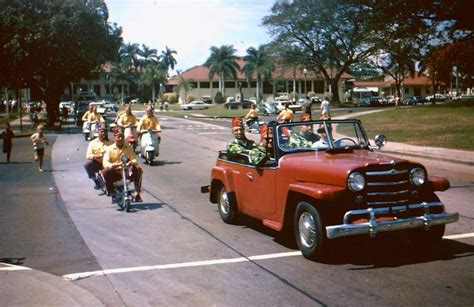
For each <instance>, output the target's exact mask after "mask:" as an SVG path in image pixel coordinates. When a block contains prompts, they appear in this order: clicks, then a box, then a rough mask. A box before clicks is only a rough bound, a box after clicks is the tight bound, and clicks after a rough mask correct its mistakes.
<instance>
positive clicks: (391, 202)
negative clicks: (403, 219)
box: [367, 199, 409, 206]
mask: <svg viewBox="0 0 474 307" xmlns="http://www.w3.org/2000/svg"><path fill="white" fill-rule="evenodd" d="M408 201H409V199H401V200H397V201H371V202H368V203H367V205H368V206H380V205H392V206H393V205H396V204H400V203H407V202H408Z"/></svg>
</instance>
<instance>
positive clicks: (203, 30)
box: [106, 0, 274, 71]
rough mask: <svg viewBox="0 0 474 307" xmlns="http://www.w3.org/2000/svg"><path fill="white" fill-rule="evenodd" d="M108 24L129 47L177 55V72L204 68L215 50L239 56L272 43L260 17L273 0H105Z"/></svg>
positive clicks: (267, 13) (267, 10)
mask: <svg viewBox="0 0 474 307" xmlns="http://www.w3.org/2000/svg"><path fill="white" fill-rule="evenodd" d="M106 3H107V6H108V8H109V21H110V22H116V23H117V24H118V25H120V26H121V27H122V29H123V34H122V36H123V38H124V42H125V43H128V42H130V43H138V44H140V45H141V44H146V45H147V46H149V47H151V48H154V49H157V50H158V54H160V53H161V51H162V50H164V49H165V46H168V47H169V48H172V49H174V50H176V51H177V52H178V54H177V55H176V59H177V61H178V64H177V69H179V70H183V71H184V70H186V69H188V68H191V67H193V66H195V65H202V64H203V63H204V62H205V61H206V59H207V58H208V57H209V55H210V51H209V48H210V47H211V46H216V47H220V46H222V45H233V46H234V48H235V49H237V55H239V56H240V55H242V56H243V55H245V54H246V50H247V48H248V47H258V46H259V45H261V44H264V43H267V42H269V41H270V36H269V35H268V34H267V31H266V29H265V28H264V27H262V26H260V25H261V23H262V18H263V17H264V16H267V15H269V14H270V9H271V7H272V5H273V3H274V0H106Z"/></svg>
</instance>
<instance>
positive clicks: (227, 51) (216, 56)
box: [204, 45, 240, 93]
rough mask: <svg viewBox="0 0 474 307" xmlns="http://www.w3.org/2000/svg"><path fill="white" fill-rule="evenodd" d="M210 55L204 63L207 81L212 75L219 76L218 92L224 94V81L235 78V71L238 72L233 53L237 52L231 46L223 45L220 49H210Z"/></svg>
mask: <svg viewBox="0 0 474 307" xmlns="http://www.w3.org/2000/svg"><path fill="white" fill-rule="evenodd" d="M210 50H211V55H210V56H209V58H208V59H207V60H206V62H205V63H204V66H206V67H207V68H209V79H212V77H213V76H214V75H216V74H217V75H218V76H219V91H220V92H221V93H225V88H224V81H225V79H226V78H227V77H231V78H233V79H236V78H237V71H238V70H240V66H239V64H237V62H236V60H237V57H236V56H235V53H236V52H237V50H236V49H235V48H234V47H233V46H232V45H223V46H221V47H219V48H218V47H215V46H212V47H211V49H210Z"/></svg>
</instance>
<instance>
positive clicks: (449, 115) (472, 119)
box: [357, 103, 474, 151]
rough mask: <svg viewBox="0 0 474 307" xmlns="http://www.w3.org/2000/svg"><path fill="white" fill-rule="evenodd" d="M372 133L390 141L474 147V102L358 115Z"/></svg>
mask: <svg viewBox="0 0 474 307" xmlns="http://www.w3.org/2000/svg"><path fill="white" fill-rule="evenodd" d="M357 118H358V119H360V120H361V121H362V122H363V124H364V128H365V130H366V132H367V134H368V136H369V138H371V139H372V138H373V137H374V136H375V135H376V134H377V133H383V134H384V135H385V136H386V137H387V138H388V140H389V141H394V142H401V143H408V144H412V145H420V146H432V147H444V148H452V149H461V150H470V151H474V105H473V104H471V105H468V104H456V103H446V104H442V105H425V106H414V107H403V108H396V109H391V110H387V111H383V112H379V113H375V114H369V115H363V116H359V117H357Z"/></svg>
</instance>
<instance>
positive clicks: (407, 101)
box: [404, 96, 425, 105]
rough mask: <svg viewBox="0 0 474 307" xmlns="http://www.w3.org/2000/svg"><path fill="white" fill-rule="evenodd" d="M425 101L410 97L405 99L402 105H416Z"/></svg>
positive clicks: (417, 97)
mask: <svg viewBox="0 0 474 307" xmlns="http://www.w3.org/2000/svg"><path fill="white" fill-rule="evenodd" d="M424 102H425V100H424V99H423V97H421V96H411V97H408V98H407V99H405V101H404V103H405V104H406V105H416V104H418V103H424Z"/></svg>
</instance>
